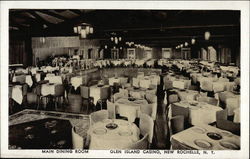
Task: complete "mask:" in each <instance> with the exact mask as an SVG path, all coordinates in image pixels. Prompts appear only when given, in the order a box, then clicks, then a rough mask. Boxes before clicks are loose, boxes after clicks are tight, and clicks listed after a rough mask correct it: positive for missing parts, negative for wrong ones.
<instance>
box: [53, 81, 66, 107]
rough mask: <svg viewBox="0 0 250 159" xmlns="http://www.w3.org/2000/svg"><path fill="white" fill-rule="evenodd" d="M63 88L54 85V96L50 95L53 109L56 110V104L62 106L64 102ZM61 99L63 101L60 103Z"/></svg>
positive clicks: (59, 85) (60, 85)
mask: <svg viewBox="0 0 250 159" xmlns="http://www.w3.org/2000/svg"><path fill="white" fill-rule="evenodd" d="M64 95H65V88H64V86H63V84H57V85H55V94H54V95H52V96H53V98H54V102H55V109H56V110H57V106H58V103H59V104H62V103H63V102H64V99H65V98H64ZM62 99H63V101H62Z"/></svg>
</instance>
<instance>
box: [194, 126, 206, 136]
mask: <svg viewBox="0 0 250 159" xmlns="http://www.w3.org/2000/svg"><path fill="white" fill-rule="evenodd" d="M192 130H193V131H194V132H196V133H199V134H204V133H205V132H206V131H207V130H206V129H204V128H201V127H195V128H193V129H192Z"/></svg>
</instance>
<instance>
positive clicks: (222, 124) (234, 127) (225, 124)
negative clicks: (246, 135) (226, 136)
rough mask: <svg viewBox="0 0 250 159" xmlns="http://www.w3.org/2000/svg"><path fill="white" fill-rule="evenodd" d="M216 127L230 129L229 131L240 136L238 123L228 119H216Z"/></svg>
mask: <svg viewBox="0 0 250 159" xmlns="http://www.w3.org/2000/svg"><path fill="white" fill-rule="evenodd" d="M216 126H217V128H220V129H223V130H226V131H230V132H231V133H233V134H235V135H238V136H240V123H234V122H232V121H229V120H217V121H216Z"/></svg>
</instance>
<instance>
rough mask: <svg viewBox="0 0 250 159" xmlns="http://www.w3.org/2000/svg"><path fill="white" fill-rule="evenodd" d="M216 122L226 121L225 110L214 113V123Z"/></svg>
mask: <svg viewBox="0 0 250 159" xmlns="http://www.w3.org/2000/svg"><path fill="white" fill-rule="evenodd" d="M218 120H227V109H223V110H220V111H217V112H216V121H218Z"/></svg>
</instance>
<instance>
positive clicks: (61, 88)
mask: <svg viewBox="0 0 250 159" xmlns="http://www.w3.org/2000/svg"><path fill="white" fill-rule="evenodd" d="M64 93H65V89H64V86H63V84H57V85H55V94H54V96H55V97H60V96H64Z"/></svg>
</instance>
